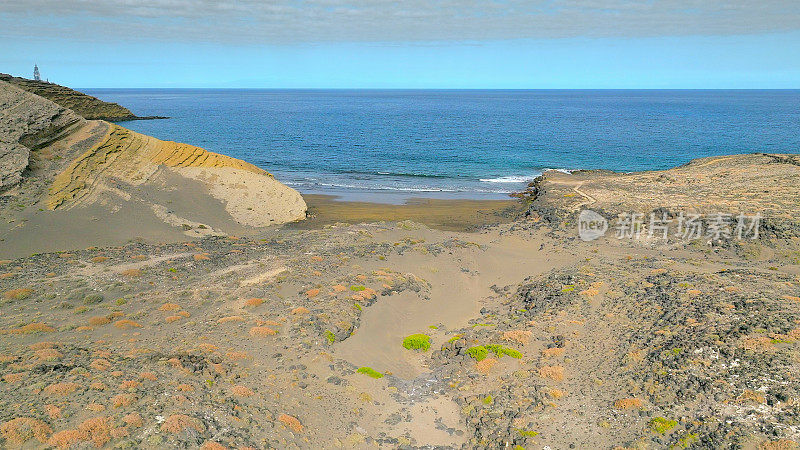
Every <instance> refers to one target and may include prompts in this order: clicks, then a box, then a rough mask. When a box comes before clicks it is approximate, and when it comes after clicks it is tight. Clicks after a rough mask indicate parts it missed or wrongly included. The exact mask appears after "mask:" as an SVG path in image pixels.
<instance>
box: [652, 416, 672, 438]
mask: <svg viewBox="0 0 800 450" xmlns="http://www.w3.org/2000/svg"><path fill="white" fill-rule="evenodd" d="M648 425H649V426H650V428H651V429H652V430H653V431H655V432H656V433H661V434H664V433H666V432H667V431H669V430H671V429H673V428H675V426H676V425H678V422H676V421H674V420H670V419H667V418H666V417H654V418H652V419H650V422H649V423H648Z"/></svg>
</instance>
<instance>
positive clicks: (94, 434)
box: [78, 416, 114, 447]
mask: <svg viewBox="0 0 800 450" xmlns="http://www.w3.org/2000/svg"><path fill="white" fill-rule="evenodd" d="M113 427H114V426H113V424H112V423H111V418H110V417H103V416H100V417H93V418H91V419H88V420H85V421H84V422H83V423H81V424H80V425H78V431H82V432H84V433H86V434H88V435H89V438H88V440H91V441H92V442H93V443H94V445H95V446H96V447H102V446H103V445H105V444H106V443H107V442H108V441H110V440H111V429H112V428H113Z"/></svg>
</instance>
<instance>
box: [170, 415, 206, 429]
mask: <svg viewBox="0 0 800 450" xmlns="http://www.w3.org/2000/svg"><path fill="white" fill-rule="evenodd" d="M186 429H192V430H195V431H197V432H200V433H202V432H203V431H204V430H205V427H203V423H202V422H200V420H198V419H196V418H194V417H190V416H187V415H185V414H173V415H171V416H169V417H167V420H165V421H164V423H162V424H161V431H164V432H167V433H174V434H178V433H180V432H181V431H183V430H186Z"/></svg>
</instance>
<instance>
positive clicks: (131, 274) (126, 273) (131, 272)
mask: <svg viewBox="0 0 800 450" xmlns="http://www.w3.org/2000/svg"><path fill="white" fill-rule="evenodd" d="M120 275H122V276H123V277H128V278H136V277H140V276H142V270H141V269H128V270H123V271H122V272H120Z"/></svg>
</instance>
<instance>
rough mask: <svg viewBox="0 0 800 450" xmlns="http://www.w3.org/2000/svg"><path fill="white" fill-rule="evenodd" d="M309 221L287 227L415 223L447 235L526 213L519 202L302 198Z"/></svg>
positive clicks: (513, 200)
mask: <svg viewBox="0 0 800 450" xmlns="http://www.w3.org/2000/svg"><path fill="white" fill-rule="evenodd" d="M301 195H302V196H303V199H304V200H305V202H306V205H308V217H307V218H306V219H305V220H303V221H300V222H294V223H291V224H287V225H286V226H287V227H288V228H291V229H299V230H304V229H306V230H307V229H316V228H322V227H324V226H326V225H332V224H335V223H349V224H356V223H361V222H401V221H404V220H411V221H414V222H418V223H422V224H425V225H427V226H430V227H431V228H436V229H440V230H444V231H475V230H477V229H479V228H482V227H484V226H487V225H494V224H499V223H508V222H513V221H514V220H516V219H518V218H519V217H520V215H521V214H522V213H523V212H524V205H523V204H522V203H521V202H520V201H519V200H515V199H511V198H509V199H508V200H467V199H464V200H462V199H435V198H410V199H408V200H406V201H405V202H404V203H402V204H392V203H377V202H367V201H340V200H337V197H336V196H334V195H325V194H301Z"/></svg>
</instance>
